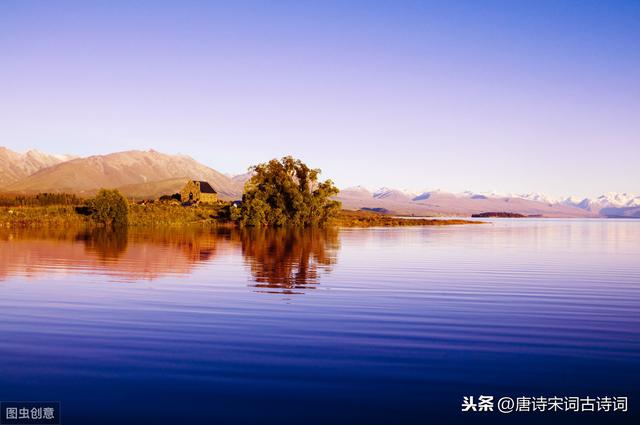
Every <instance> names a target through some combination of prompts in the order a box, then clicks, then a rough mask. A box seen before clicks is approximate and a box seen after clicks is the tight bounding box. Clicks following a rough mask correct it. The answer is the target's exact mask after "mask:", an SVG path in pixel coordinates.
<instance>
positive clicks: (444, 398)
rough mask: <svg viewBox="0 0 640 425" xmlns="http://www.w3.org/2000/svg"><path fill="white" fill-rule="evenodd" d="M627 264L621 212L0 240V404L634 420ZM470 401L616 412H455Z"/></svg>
mask: <svg viewBox="0 0 640 425" xmlns="http://www.w3.org/2000/svg"><path fill="white" fill-rule="evenodd" d="M639 259H640V221H624V220H529V219H527V220H506V219H503V220H494V222H493V224H488V225H466V226H448V227H415V228H384V229H377V228H375V229H342V230H337V229H334V230H325V231H320V230H316V231H246V232H240V231H231V230H224V231H203V230H186V231H185V230H182V231H176V230H163V231H153V232H151V231H140V230H137V231H134V230H130V231H129V232H126V233H117V234H113V233H108V232H99V231H93V232H78V231H70V230H65V229H58V230H53V231H47V232H45V231H34V230H30V231H26V230H23V231H8V230H6V229H5V230H4V231H0V337H1V339H0V400H60V401H61V403H62V409H63V423H65V424H69V423H71V424H74V423H92V424H96V423H136V422H137V423H203V424H204V423H206V424H216V423H219V424H226V423H280V424H286V423H292V424H293V423H296V424H297V423H323V424H335V423H369V424H371V423H386V424H389V423H409V424H413V423H416V424H418V423H420V424H422V423H457V422H460V423H478V422H481V421H482V420H483V418H484V419H485V420H486V421H487V422H488V423H494V422H504V421H513V422H512V423H526V422H528V423H542V421H544V423H549V422H551V423H569V422H572V421H577V423H587V422H591V421H593V422H596V423H614V422H616V421H618V422H622V423H624V422H628V423H634V422H635V420H637V417H635V418H634V415H636V414H637V407H636V406H634V402H635V403H636V404H637V401H638V400H639V399H638V395H640V394H639V389H638V382H639V380H638V377H639V376H640V313H639V312H640V261H639ZM478 394H491V395H496V396H502V395H509V396H512V397H517V396H521V395H532V396H533V395H535V396H540V395H545V396H553V395H560V396H564V395H567V396H570V395H578V396H583V397H584V396H587V395H590V396H599V395H626V396H628V397H630V403H629V404H630V409H631V412H630V413H628V414H626V415H623V414H615V415H614V414H608V415H605V416H603V415H602V414H600V415H589V414H578V416H575V415H574V416H571V415H562V414H555V415H553V414H552V415H547V416H542V417H541V416H535V415H533V416H532V415H529V416H527V415H523V414H519V416H517V417H508V416H505V415H499V414H496V415H490V416H488V415H484V416H481V415H482V414H479V413H477V414H471V415H464V414H462V413H461V412H460V403H461V401H462V396H463V395H478ZM541 418H542V419H541Z"/></svg>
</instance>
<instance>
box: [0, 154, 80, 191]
mask: <svg viewBox="0 0 640 425" xmlns="http://www.w3.org/2000/svg"><path fill="white" fill-rule="evenodd" d="M74 158H75V157H74V156H72V155H50V154H46V153H43V152H40V151H38V150H35V149H31V150H29V151H27V152H24V153H19V152H14V151H12V150H10V149H7V148H5V147H1V146H0V187H1V186H5V185H8V184H10V183H14V182H16V181H18V180H20V179H22V178H25V177H27V176H29V175H31V174H34V173H36V172H38V171H40V170H42V169H44V168H47V167H51V166H53V165H56V164H60V163H62V162H66V161H69V160H71V159H74Z"/></svg>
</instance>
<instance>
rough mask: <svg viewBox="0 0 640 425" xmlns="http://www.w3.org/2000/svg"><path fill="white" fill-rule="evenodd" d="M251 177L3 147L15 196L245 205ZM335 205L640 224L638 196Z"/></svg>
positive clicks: (5, 173)
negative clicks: (189, 195)
mask: <svg viewBox="0 0 640 425" xmlns="http://www.w3.org/2000/svg"><path fill="white" fill-rule="evenodd" d="M250 176H251V175H250V174H249V173H244V174H239V175H236V176H233V175H225V174H222V173H220V172H218V171H216V170H214V169H212V168H210V167H208V166H206V165H204V164H201V163H199V162H198V161H196V160H195V159H193V158H191V157H189V156H187V155H168V154H164V153H160V152H157V151H154V150H148V151H139V150H132V151H125V152H116V153H111V154H107V155H93V156H89V157H76V156H72V155H51V154H46V153H42V152H39V151H36V150H30V151H27V152H26V153H17V152H13V151H11V150H9V149H7V148H4V147H0V191H2V192H9V193H25V194H26V193H39V192H70V193H76V194H79V195H84V196H91V195H92V194H94V193H95V192H96V191H97V190H98V189H100V188H102V187H105V188H118V189H120V190H121V191H122V192H123V193H124V194H125V195H127V196H130V197H134V198H156V197H158V196H160V195H163V194H171V193H175V192H178V191H179V190H180V189H181V188H182V187H183V186H184V183H185V181H186V180H188V179H196V180H206V181H208V182H209V183H211V185H212V186H213V187H214V188H215V189H216V191H218V194H219V196H220V198H222V199H226V200H232V199H239V198H240V197H241V195H242V188H243V185H244V182H245V181H246V180H247V179H249V178H250ZM337 199H338V200H340V201H342V203H343V206H344V207H345V208H347V209H363V208H364V209H371V210H377V211H387V212H391V213H395V214H407V215H465V216H466V215H471V214H476V213H482V212H489V211H492V212H512V213H519V214H525V215H541V216H545V217H640V196H638V195H631V194H628V193H616V192H612V193H607V194H604V195H602V196H600V197H598V198H593V199H592V198H575V197H566V198H552V197H549V196H546V195H544V194H541V193H529V194H498V193H475V192H463V193H450V192H445V191H441V190H426V191H421V192H419V193H413V192H410V191H405V190H399V189H393V188H387V187H383V188H380V189H377V190H370V189H367V188H365V187H362V186H356V187H350V188H346V189H343V190H341V192H340V194H339V195H338V196H337Z"/></svg>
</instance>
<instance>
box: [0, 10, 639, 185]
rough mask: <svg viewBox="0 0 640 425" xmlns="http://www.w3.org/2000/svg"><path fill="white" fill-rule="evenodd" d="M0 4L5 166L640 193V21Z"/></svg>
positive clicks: (566, 15)
mask: <svg viewBox="0 0 640 425" xmlns="http://www.w3.org/2000/svg"><path fill="white" fill-rule="evenodd" d="M130 3H133V2H121V3H120V2H116V1H109V2H107V1H90V2H86V1H78V2H64V1H56V2H49V1H22V0H21V1H18V0H14V1H12V0H8V1H3V2H0V146H7V147H9V148H10V149H14V150H18V151H23V150H26V149H28V148H37V149H40V150H43V151H48V152H54V153H74V154H80V155H90V154H96V153H108V152H113V151H117V150H127V149H148V148H153V149H156V150H159V151H162V152H167V153H185V154H189V155H191V156H193V157H194V158H196V159H198V160H200V161H201V162H203V163H205V164H207V165H209V166H212V167H213V168H216V169H218V170H220V171H222V172H230V173H240V172H243V171H244V170H245V169H246V167H247V166H249V165H251V164H254V163H256V162H262V161H264V160H267V159H270V158H273V157H280V156H283V155H286V154H292V155H294V156H298V157H300V158H302V159H303V160H305V161H307V162H308V163H309V164H310V165H313V166H317V167H320V168H322V169H323V171H324V176H325V177H329V178H332V179H334V181H336V183H337V184H338V185H339V186H341V187H345V186H350V185H356V184H363V185H367V186H372V187H376V186H392V187H399V188H408V189H415V190H418V189H425V188H427V189H434V188H441V189H445V190H451V191H462V190H474V191H490V190H496V191H500V192H530V191H540V192H545V193H549V194H551V195H563V194H566V195H569V194H575V195H579V196H595V195H599V194H601V193H602V192H606V191H629V192H640V187H639V186H638V185H639V183H638V182H639V181H640V179H638V176H637V173H638V165H639V163H640V162H639V160H640V2H638V1H626V2H625V1H619V2H616V1H612V2H590V1H577V2H567V1H529V2H525V1H518V2H513V1H470V2H464V1H437V2H426V1H425V2H401V1H388V2H385V1H382V2H348V1H339V2H331V1H302V2H300V1H274V2H265V1H261V2H241V1H238V2H236V1H233V2H229V1H224V2H219V3H216V2H211V1H175V2H159V1H154V2H148V3H145V2H135V3H136V5H131V4H130Z"/></svg>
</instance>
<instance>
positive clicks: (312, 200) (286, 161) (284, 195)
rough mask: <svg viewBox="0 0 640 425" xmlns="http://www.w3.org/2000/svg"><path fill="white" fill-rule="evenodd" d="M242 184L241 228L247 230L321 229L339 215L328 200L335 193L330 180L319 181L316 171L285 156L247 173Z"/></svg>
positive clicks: (332, 202)
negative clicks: (249, 176)
mask: <svg viewBox="0 0 640 425" xmlns="http://www.w3.org/2000/svg"><path fill="white" fill-rule="evenodd" d="M250 170H251V171H252V172H253V176H252V177H251V179H249V181H248V182H247V183H246V184H245V188H244V194H243V196H242V208H241V211H240V220H239V221H240V224H243V225H248V226H285V225H294V226H317V225H324V224H326V223H327V221H328V220H329V219H330V218H332V217H333V216H335V215H336V214H337V213H338V211H340V208H341V204H340V202H338V201H335V200H332V199H331V198H332V197H333V196H335V195H337V194H338V189H337V188H336V187H335V186H334V185H333V182H332V181H331V180H325V181H323V182H319V181H318V176H319V174H320V170H319V169H317V168H316V169H312V168H309V167H308V166H307V165H306V164H304V163H303V162H302V161H300V160H299V159H294V158H292V157H290V156H286V157H284V158H282V159H281V160H279V161H278V160H277V159H273V160H271V161H269V162H267V163H263V164H259V165H256V166H254V167H251V169H250Z"/></svg>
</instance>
